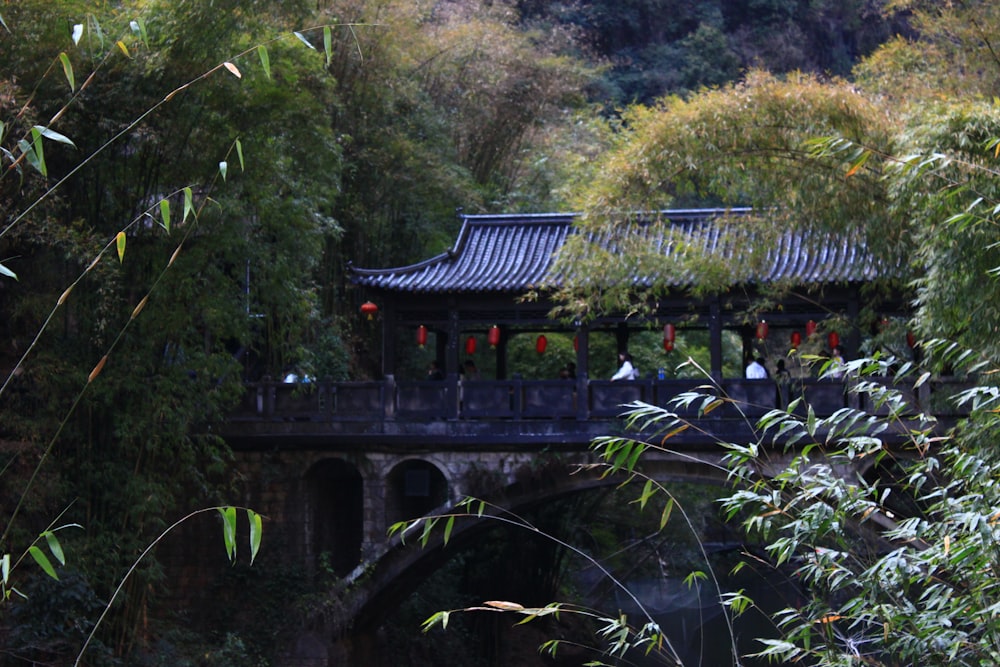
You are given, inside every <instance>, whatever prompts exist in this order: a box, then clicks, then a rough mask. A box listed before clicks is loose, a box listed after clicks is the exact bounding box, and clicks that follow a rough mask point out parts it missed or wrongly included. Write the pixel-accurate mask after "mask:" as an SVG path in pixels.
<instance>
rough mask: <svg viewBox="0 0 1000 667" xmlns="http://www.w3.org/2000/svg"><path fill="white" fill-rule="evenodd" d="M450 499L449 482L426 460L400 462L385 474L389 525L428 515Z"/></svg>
mask: <svg viewBox="0 0 1000 667" xmlns="http://www.w3.org/2000/svg"><path fill="white" fill-rule="evenodd" d="M448 498H449V484H448V479H447V478H446V477H445V475H444V473H443V472H441V469H440V468H439V467H438V466H436V465H434V464H433V463H431V462H430V461H427V460H425V459H417V458H412V459H406V460H404V461H401V462H399V463H397V464H396V465H395V466H393V467H392V469H391V470H390V471H389V473H388V474H387V475H386V480H385V516H386V521H387V522H388V524H390V525H391V524H393V523H396V522H399V521H408V520H410V519H415V518H417V517H419V516H423V515H425V514H428V513H429V512H431V511H433V510H434V509H435V508H437V507H440V506H441V505H443V504H444V503H446V502H447V501H448Z"/></svg>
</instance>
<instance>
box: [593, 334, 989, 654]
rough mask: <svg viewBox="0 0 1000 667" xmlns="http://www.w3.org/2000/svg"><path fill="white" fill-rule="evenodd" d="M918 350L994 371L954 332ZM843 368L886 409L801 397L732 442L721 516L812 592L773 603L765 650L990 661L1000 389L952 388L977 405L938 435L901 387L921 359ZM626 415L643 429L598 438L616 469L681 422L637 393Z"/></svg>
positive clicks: (734, 601) (736, 607)
mask: <svg viewBox="0 0 1000 667" xmlns="http://www.w3.org/2000/svg"><path fill="white" fill-rule="evenodd" d="M924 349H925V351H926V353H927V354H928V355H929V356H932V357H937V362H936V363H939V364H947V365H948V366H949V367H951V368H954V369H957V370H963V371H981V370H983V369H984V368H983V362H982V358H981V357H980V356H979V355H976V354H972V353H970V352H968V351H964V350H963V349H962V348H960V347H959V346H956V345H954V344H948V345H946V344H944V343H942V342H931V343H928V344H927V345H925V347H924ZM894 369H896V370H894ZM848 373H849V375H850V376H851V377H853V378H854V381H853V383H852V392H854V393H856V394H858V395H862V396H865V397H867V398H868V399H869V400H870V401H871V403H872V404H873V406H874V409H875V410H878V411H879V412H878V414H880V415H883V416H875V415H873V414H868V413H865V412H862V411H859V410H854V409H842V410H840V411H838V412H836V413H834V414H833V415H832V416H830V417H828V418H822V419H821V418H817V417H816V416H815V415H814V414H813V412H812V410H811V409H810V410H808V412H807V414H806V416H804V417H803V416H799V415H798V414H797V413H796V411H795V406H792V407H791V408H790V410H789V411H782V410H774V411H772V412H770V413H769V414H767V415H765V416H764V417H763V418H762V419H761V420H760V421H759V423H758V424H757V429H758V436H757V439H756V440H755V441H753V442H750V443H746V444H735V443H722V444H723V446H724V447H726V449H727V451H728V454H727V469H728V475H729V478H730V479H731V480H732V483H733V491H732V493H731V494H730V495H728V496H727V497H725V498H723V499H722V500H721V507H722V511H723V513H724V515H725V516H726V518H727V519H728V520H730V521H737V522H739V524H740V525H741V527H742V528H743V530H745V531H746V535H747V540H748V541H749V542H750V543H751V544H753V543H756V542H759V543H760V544H761V546H762V552H761V553H762V554H766V556H755V557H754V560H753V561H752V562H753V563H754V564H755V566H756V567H760V566H761V565H762V564H763V563H765V562H767V563H770V565H771V567H773V568H775V571H777V572H783V573H785V575H787V576H789V577H790V578H792V579H793V580H795V581H797V582H800V585H801V587H802V593H803V595H804V602H802V603H800V604H798V605H795V606H790V607H788V608H786V609H785V610H783V611H781V612H780V613H779V614H777V615H776V617H775V618H776V621H777V627H778V629H779V630H780V633H781V636H780V638H777V639H776V638H770V637H766V638H762V639H761V648H760V649H759V651H758V652H757V653H756V654H755V655H756V656H757V657H761V658H768V659H773V660H782V661H792V662H794V661H801V660H804V661H807V662H808V663H809V664H816V665H844V664H856V663H855V662H853V661H856V660H862V661H863V662H864V663H865V664H887V665H888V664H900V661H902V662H903V663H905V664H908V663H909V662H911V661H921V662H926V663H928V664H963V665H965V664H968V665H979V664H986V663H990V662H992V661H993V660H995V659H996V656H997V655H998V648H1000V647H998V645H997V642H996V637H997V628H996V627H995V619H994V618H993V617H994V614H993V609H994V607H995V600H994V593H995V590H994V589H995V582H994V577H993V572H994V571H995V569H996V567H997V562H996V561H997V556H998V554H997V551H996V549H995V548H994V545H995V542H996V538H997V535H996V534H995V532H996V524H997V521H996V506H997V503H998V502H1000V498H997V497H996V488H995V487H996V484H995V478H996V476H997V474H998V470H1000V459H998V458H997V456H996V455H995V447H994V442H995V440H996V438H997V435H998V433H1000V431H998V429H1000V421H998V419H997V417H996V411H995V409H994V408H995V401H996V400H997V396H998V394H997V392H996V390H995V389H994V388H991V387H979V388H974V389H969V390H967V391H965V392H963V393H962V394H961V395H958V396H956V398H955V400H956V401H958V402H959V403H960V404H963V405H965V406H966V408H968V409H971V411H972V414H971V416H970V417H969V419H968V420H966V421H962V422H961V423H960V424H959V426H958V428H956V429H954V430H952V431H950V432H949V433H947V434H946V435H942V433H941V430H940V427H939V425H938V423H937V421H936V420H935V419H934V418H933V417H931V416H930V415H927V414H926V413H923V412H921V411H920V410H919V409H918V408H917V406H913V405H910V404H908V402H907V400H906V398H905V397H906V396H908V395H913V394H912V391H911V390H910V388H911V387H917V388H918V387H920V386H921V385H923V384H924V383H925V382H926V381H927V378H928V377H929V375H930V374H929V373H927V372H925V371H924V369H923V368H921V367H919V366H917V365H915V364H912V363H903V364H901V363H900V362H899V360H896V359H894V358H884V359H872V360H859V361H856V362H851V364H850V368H849V370H848ZM897 386H898V388H897ZM720 400H721V401H726V400H728V399H725V398H721V399H720V398H719V397H718V396H717V395H716V394H701V393H698V392H692V393H691V394H688V395H682V396H679V397H677V398H676V399H675V400H674V404H675V405H676V406H677V407H678V408H680V407H686V406H689V405H692V404H695V405H697V404H701V405H703V406H708V405H711V404H713V403H715V402H717V401H720ZM627 420H628V423H629V425H630V427H631V428H632V429H634V430H635V431H636V432H638V433H642V434H643V435H642V436H641V439H631V438H602V439H600V440H598V441H597V442H596V443H595V447H596V448H597V449H598V451H599V452H600V453H601V455H602V457H603V458H604V459H605V461H606V462H607V464H608V465H609V468H610V469H611V470H620V471H627V472H632V473H635V472H637V471H638V470H639V465H640V462H641V461H643V460H644V459H645V458H647V457H648V456H649V455H650V452H651V451H652V450H661V449H666V450H667V451H669V446H668V443H669V439H670V438H671V437H672V436H673V435H674V434H676V433H678V432H680V430H681V428H682V427H683V426H684V424H685V423H686V420H684V419H682V418H679V417H677V416H676V415H674V414H672V413H671V412H670V411H669V409H663V408H657V407H654V406H647V405H641V404H635V405H633V406H632V407H631V409H630V411H629V415H628V417H627ZM903 434H905V438H903V442H902V443H899V442H898V441H899V439H900V437H901V435H903ZM782 451H783V452H784V454H785V458H782V456H781V455H780V453H781V452H782ZM763 471H766V474H762V472H763ZM862 473H863V474H862ZM647 488H648V487H647ZM647 495H648V494H644V498H645V497H646V496H647ZM723 599H724V600H726V602H727V604H729V605H730V608H731V609H732V610H733V612H734V613H745V611H746V610H747V609H750V608H752V607H753V606H754V602H753V599H752V598H751V597H749V596H747V595H746V594H745V593H743V592H737V593H733V594H730V595H726V596H724V597H723Z"/></svg>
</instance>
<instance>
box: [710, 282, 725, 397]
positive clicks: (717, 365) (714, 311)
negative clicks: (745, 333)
mask: <svg viewBox="0 0 1000 667" xmlns="http://www.w3.org/2000/svg"><path fill="white" fill-rule="evenodd" d="M708 353H709V356H710V358H711V366H712V367H711V373H712V379H713V380H715V381H716V382H722V307H721V306H720V305H719V299H718V297H712V300H711V301H709V304H708Z"/></svg>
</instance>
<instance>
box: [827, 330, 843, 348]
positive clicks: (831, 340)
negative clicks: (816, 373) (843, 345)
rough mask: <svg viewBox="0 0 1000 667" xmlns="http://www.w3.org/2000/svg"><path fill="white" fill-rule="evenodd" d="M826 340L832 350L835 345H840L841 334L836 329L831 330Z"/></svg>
mask: <svg viewBox="0 0 1000 667" xmlns="http://www.w3.org/2000/svg"><path fill="white" fill-rule="evenodd" d="M826 342H827V344H828V345H829V346H830V349H831V350H832V349H833V348H835V347H840V336H838V335H837V332H836V331H831V332H830V335H829V336H827V337H826Z"/></svg>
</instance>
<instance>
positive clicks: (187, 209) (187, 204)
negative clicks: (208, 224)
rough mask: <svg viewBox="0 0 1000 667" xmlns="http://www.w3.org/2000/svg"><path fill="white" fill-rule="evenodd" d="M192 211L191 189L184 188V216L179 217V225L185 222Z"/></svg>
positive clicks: (192, 196)
mask: <svg viewBox="0 0 1000 667" xmlns="http://www.w3.org/2000/svg"><path fill="white" fill-rule="evenodd" d="M192 211H194V195H193V194H192V193H191V188H184V215H183V216H181V223H184V222H186V221H187V219H188V216H189V215H190V214H191V212H192Z"/></svg>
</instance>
